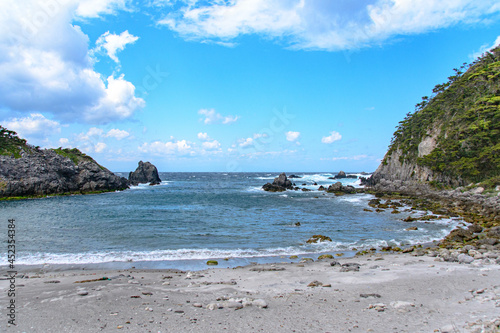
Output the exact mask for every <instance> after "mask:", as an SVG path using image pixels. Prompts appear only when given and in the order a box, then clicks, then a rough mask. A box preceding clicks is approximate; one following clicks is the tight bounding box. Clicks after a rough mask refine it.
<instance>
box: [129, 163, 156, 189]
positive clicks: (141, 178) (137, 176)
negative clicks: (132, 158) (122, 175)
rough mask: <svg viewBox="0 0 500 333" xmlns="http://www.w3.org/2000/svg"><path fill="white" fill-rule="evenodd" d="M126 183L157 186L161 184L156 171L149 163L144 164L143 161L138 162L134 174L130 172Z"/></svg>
mask: <svg viewBox="0 0 500 333" xmlns="http://www.w3.org/2000/svg"><path fill="white" fill-rule="evenodd" d="M128 181H129V183H130V184H131V185H139V184H141V183H142V184H144V183H149V184H150V185H157V184H160V183H161V179H160V177H159V176H158V169H156V167H155V166H154V165H153V164H151V163H149V162H146V163H144V162H143V161H139V165H138V166H137V169H136V170H135V171H134V172H130V174H129V176H128Z"/></svg>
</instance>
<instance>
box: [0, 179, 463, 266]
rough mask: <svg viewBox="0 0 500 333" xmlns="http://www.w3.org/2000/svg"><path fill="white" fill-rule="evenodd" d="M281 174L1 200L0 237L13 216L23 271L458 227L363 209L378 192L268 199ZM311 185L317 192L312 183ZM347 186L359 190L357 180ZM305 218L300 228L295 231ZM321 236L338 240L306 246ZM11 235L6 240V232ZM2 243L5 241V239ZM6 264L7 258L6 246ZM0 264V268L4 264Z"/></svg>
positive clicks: (347, 246) (284, 250) (372, 242)
mask: <svg viewBox="0 0 500 333" xmlns="http://www.w3.org/2000/svg"><path fill="white" fill-rule="evenodd" d="M294 174H296V175H300V176H302V177H303V178H301V179H293V181H294V182H295V183H296V184H297V185H298V186H300V187H303V186H302V184H303V183H306V184H307V186H306V187H308V188H310V189H317V187H318V186H319V185H328V184H331V183H332V182H334V181H333V180H330V179H328V177H330V176H332V174H329V173H294ZM277 175H278V174H277V173H229V174H227V173H161V174H160V177H161V178H162V180H164V181H163V183H162V184H161V185H158V186H148V185H140V186H138V187H134V188H132V189H130V190H126V191H122V192H114V193H106V194H99V195H84V196H68V197H53V198H44V199H35V200H23V201H11V202H0V219H1V220H2V221H4V222H3V223H2V224H1V228H0V237H3V238H5V239H7V220H8V219H10V218H14V219H15V220H16V245H17V249H16V250H17V264H18V265H28V264H29V265H40V264H45V263H49V264H88V263H106V262H127V261H134V262H137V261H140V262H148V261H149V262H153V261H154V262H165V261H169V262H176V261H178V262H180V261H185V260H193V259H203V260H206V259H209V258H216V259H217V258H226V257H233V258H247V259H249V258H250V259H251V258H262V257H268V258H271V257H273V258H275V257H277V256H280V255H292V254H317V253H324V252H342V251H349V250H352V248H357V249H358V250H360V249H363V248H371V247H381V246H386V245H401V244H410V243H419V242H427V241H432V240H436V239H440V238H442V237H444V236H445V235H446V234H447V233H448V232H449V231H450V230H451V229H453V228H454V227H455V226H456V225H457V223H458V221H450V220H442V221H439V222H436V223H423V222H422V223H417V224H412V226H413V225H417V226H418V227H419V230H418V231H405V229H406V228H408V226H409V224H408V223H406V222H403V221H401V219H402V218H404V217H406V216H408V215H409V213H406V214H404V213H403V214H390V210H387V211H386V212H383V213H374V212H365V211H363V208H367V207H368V205H367V203H368V201H369V200H370V199H372V198H373V196H371V195H368V194H356V195H346V196H341V197H336V196H334V195H333V194H326V195H325V193H324V192H318V191H312V192H302V191H297V192H296V191H287V192H282V193H268V192H264V191H262V190H261V189H260V188H261V186H262V185H263V184H265V183H266V182H272V179H273V178H274V177H276V176H277ZM314 182H317V183H318V186H313V185H312V184H313V183H314ZM343 183H345V184H353V185H357V184H358V181H357V180H356V179H344V180H343ZM296 222H300V224H301V226H300V227H297V226H295V223H296ZM314 234H322V235H326V236H329V237H331V238H332V240H333V242H331V243H330V242H328V243H321V244H312V245H311V244H306V243H305V242H306V241H307V239H309V238H310V237H311V236H312V235H314ZM2 235H4V236H2ZM3 244H5V243H4V242H3ZM4 247H5V249H2V251H1V257H0V261H1V262H2V263H4V262H6V251H7V249H6V246H4ZM0 265H1V264H0Z"/></svg>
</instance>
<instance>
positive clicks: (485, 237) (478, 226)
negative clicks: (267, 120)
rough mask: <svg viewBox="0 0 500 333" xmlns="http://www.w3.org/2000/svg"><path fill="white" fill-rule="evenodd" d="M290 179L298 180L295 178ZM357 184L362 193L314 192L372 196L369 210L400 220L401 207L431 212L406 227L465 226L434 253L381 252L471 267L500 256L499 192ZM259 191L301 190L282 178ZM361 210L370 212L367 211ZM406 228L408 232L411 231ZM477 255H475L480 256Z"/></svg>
mask: <svg viewBox="0 0 500 333" xmlns="http://www.w3.org/2000/svg"><path fill="white" fill-rule="evenodd" d="M339 175H340V176H339V177H332V179H339V178H346V174H345V173H344V172H339ZM293 178H297V176H294V177H293ZM362 181H363V182H364V184H365V187H364V188H357V189H355V188H354V187H352V186H344V185H342V183H340V182H337V183H335V184H332V185H330V186H328V188H326V187H324V186H319V188H318V190H322V191H326V192H328V193H334V194H335V195H336V196H338V195H349V194H355V193H369V194H374V195H375V197H376V199H374V200H372V201H371V202H370V206H371V207H373V208H374V209H375V211H376V212H382V211H384V210H387V209H392V211H391V212H392V213H394V214H399V213H400V212H399V211H398V207H401V206H402V204H401V202H403V203H404V204H405V205H407V206H410V207H411V209H410V211H416V210H420V211H429V212H431V213H430V214H427V215H426V216H424V217H421V218H414V219H412V218H408V219H406V220H405V222H413V221H418V220H424V219H425V220H426V221H432V220H439V219H442V218H443V217H444V218H448V217H458V216H460V217H462V218H463V219H464V221H465V222H467V223H469V224H470V225H469V226H468V227H465V228H457V229H455V230H453V231H451V232H450V234H449V235H447V236H446V237H445V238H443V239H442V240H441V241H440V242H438V244H437V245H436V246H435V247H431V248H428V249H426V250H425V251H424V250H423V249H422V245H415V246H411V247H407V248H404V249H401V248H399V247H396V248H392V247H387V248H383V249H381V250H383V251H386V252H405V253H409V252H413V251H415V253H418V254H420V255H425V254H431V255H434V256H436V253H441V252H442V251H441V250H442V249H446V250H447V251H448V252H443V253H447V255H444V256H443V257H444V258H445V260H446V261H461V262H464V261H468V262H473V261H474V260H481V259H483V257H484V258H486V259H495V260H496V258H498V254H499V253H500V192H499V190H500V189H498V187H497V189H496V191H493V192H492V191H489V192H485V191H484V189H482V188H477V187H475V188H474V187H472V188H471V189H467V188H463V187H462V188H456V189H453V190H436V189H434V188H432V187H431V186H429V185H428V184H426V183H418V182H414V181H400V180H386V179H383V178H382V179H377V178H375V180H373V179H371V178H368V179H362ZM262 188H263V190H265V191H270V192H282V191H286V190H295V191H297V190H300V188H299V187H296V186H294V184H292V182H291V181H290V180H288V179H287V176H286V174H285V173H282V174H280V175H279V177H277V178H275V179H274V182H273V183H272V184H271V183H267V184H265V185H264V186H263V187H262ZM302 190H304V189H302ZM365 210H367V211H371V210H370V209H366V208H365ZM410 228H412V227H411V226H410ZM413 228H414V227H413ZM413 230H414V229H413ZM377 250H380V249H377ZM440 251H441V252H440ZM450 251H451V252H450ZM363 252H364V253H370V252H372V253H373V252H376V250H375V249H372V250H370V251H363ZM477 252H480V254H478V253H477ZM459 257H460V259H459ZM497 261H498V262H497V264H500V260H497Z"/></svg>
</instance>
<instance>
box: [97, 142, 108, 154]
mask: <svg viewBox="0 0 500 333" xmlns="http://www.w3.org/2000/svg"><path fill="white" fill-rule="evenodd" d="M106 147H107V146H106V144H105V143H104V142H98V143H97V144H96V145H95V146H94V151H95V152H96V153H102V152H103V151H104V149H106Z"/></svg>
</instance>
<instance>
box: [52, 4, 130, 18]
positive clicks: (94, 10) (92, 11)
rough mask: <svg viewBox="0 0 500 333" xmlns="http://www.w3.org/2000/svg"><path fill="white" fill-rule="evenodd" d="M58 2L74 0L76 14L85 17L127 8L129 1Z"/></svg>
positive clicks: (93, 16)
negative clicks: (76, 5)
mask: <svg viewBox="0 0 500 333" xmlns="http://www.w3.org/2000/svg"><path fill="white" fill-rule="evenodd" d="M58 2H63V3H69V2H76V3H77V4H78V7H77V9H76V14H77V15H78V16H81V17H85V18H95V17H99V16H100V15H102V14H113V13H115V12H116V11H118V10H129V9H128V6H127V4H128V3H129V1H127V0H83V1H70V0H62V1H58Z"/></svg>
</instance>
